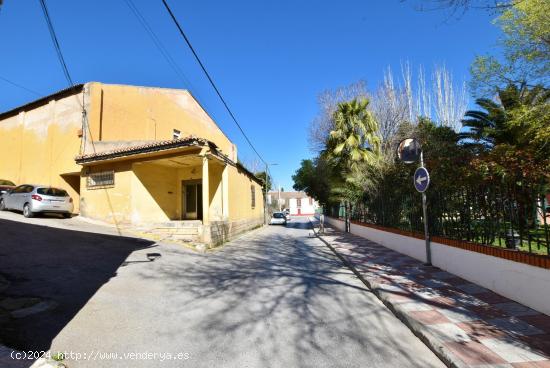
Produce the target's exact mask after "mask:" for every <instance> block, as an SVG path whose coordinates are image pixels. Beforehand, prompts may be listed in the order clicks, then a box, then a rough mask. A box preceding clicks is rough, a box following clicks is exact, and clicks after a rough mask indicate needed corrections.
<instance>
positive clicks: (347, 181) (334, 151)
mask: <svg viewBox="0 0 550 368" xmlns="http://www.w3.org/2000/svg"><path fill="white" fill-rule="evenodd" d="M368 105H369V100H367V99H365V98H362V99H353V100H351V101H349V102H342V103H339V104H338V108H337V109H336V111H335V112H334V114H333V118H332V119H333V129H332V130H331V131H330V133H329V136H328V138H327V142H326V148H325V150H324V151H323V153H322V157H323V158H324V159H326V160H327V161H328V163H329V165H330V166H331V167H332V173H333V175H332V180H331V182H332V183H331V184H332V185H331V188H332V193H331V194H332V199H339V200H340V201H343V202H344V205H345V209H346V211H345V215H346V228H347V230H348V231H349V220H350V213H351V210H352V208H351V204H352V203H355V202H356V201H357V199H358V198H360V197H361V196H362V194H363V191H364V188H363V185H362V176H363V175H364V172H363V170H361V168H364V165H369V166H374V165H377V164H378V163H379V157H380V136H379V132H378V124H377V122H376V120H375V119H374V117H373V115H372V113H371V112H370V111H369V110H368Z"/></svg>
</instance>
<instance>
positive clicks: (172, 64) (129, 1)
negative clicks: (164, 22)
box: [124, 0, 193, 87]
mask: <svg viewBox="0 0 550 368" xmlns="http://www.w3.org/2000/svg"><path fill="white" fill-rule="evenodd" d="M124 2H125V3H126V5H128V8H129V9H130V10H131V11H132V13H133V14H134V16H135V17H136V19H137V20H138V22H139V23H140V24H141V26H142V27H143V29H144V30H145V31H146V32H147V34H148V35H149V38H151V40H152V41H153V43H154V45H155V47H156V48H157V50H158V51H159V52H160V54H161V55H162V56H163V58H164V60H166V62H167V63H168V65H170V68H172V70H173V71H174V72H175V73H176V74H177V76H178V77H179V78H180V79H181V81H182V82H183V83H184V84H185V85H187V86H189V87H193V86H192V84H191V82H190V81H189V79H188V78H187V77H186V76H185V73H183V71H182V70H181V68H180V67H179V66H178V64H177V63H176V61H175V60H174V58H173V57H172V55H170V53H169V52H168V50H167V49H166V47H164V44H163V43H162V42H161V40H160V39H159V38H158V36H157V35H156V33H155V32H154V31H153V28H151V26H150V25H149V23H148V22H147V20H146V19H145V17H144V16H143V15H142V14H141V12H140V11H139V9H138V7H137V6H136V5H135V3H134V2H133V1H132V0H124Z"/></svg>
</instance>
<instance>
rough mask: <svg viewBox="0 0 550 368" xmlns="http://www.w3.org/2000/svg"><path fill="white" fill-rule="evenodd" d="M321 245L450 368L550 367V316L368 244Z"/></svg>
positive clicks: (329, 240)
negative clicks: (326, 246)
mask: <svg viewBox="0 0 550 368" xmlns="http://www.w3.org/2000/svg"><path fill="white" fill-rule="evenodd" d="M316 226H317V225H316ZM317 230H318V229H317V228H315V232H316V233H317ZM320 238H321V240H323V241H324V242H325V243H326V244H327V245H328V246H329V247H331V248H332V250H333V251H334V252H335V253H336V254H337V255H338V256H339V257H340V258H341V259H342V260H343V261H344V262H345V263H347V264H348V265H349V266H350V267H351V268H352V269H353V271H354V272H355V273H356V275H357V276H358V277H360V278H361V280H362V281H363V282H364V283H365V284H367V286H369V288H370V289H371V290H372V291H373V292H374V293H375V294H376V295H377V296H378V298H380V299H381V300H382V301H383V302H384V304H386V305H387V306H388V308H390V309H391V310H392V312H393V313H394V314H395V315H396V316H397V317H398V318H399V319H401V320H402V321H403V322H404V323H405V324H406V325H407V326H409V328H411V330H412V331H413V332H414V333H415V334H416V335H417V336H418V337H419V338H421V339H422V340H423V341H424V342H425V343H426V344H427V345H428V346H429V347H430V349H432V350H433V351H434V352H435V353H436V354H437V355H438V356H439V357H440V358H441V359H442V360H443V361H444V362H445V363H446V364H447V365H449V366H451V367H478V368H481V367H483V368H493V367H494V368H497V367H498V368H504V367H516V368H520V367H521V368H523V367H526V368H527V367H529V368H547V367H550V316H547V315H545V314H541V313H539V312H537V311H534V310H532V309H530V308H528V307H526V306H524V305H521V304H519V303H516V302H514V301H512V300H509V299H507V298H505V297H503V296H500V295H498V294H496V293H493V292H492V291H490V290H488V289H485V288H483V287H481V286H478V285H476V284H473V283H470V282H468V281H466V280H464V279H461V278H459V277H457V276H455V275H453V274H451V273H448V272H445V271H442V270H440V269H438V268H435V267H427V266H424V265H423V264H422V262H420V261H418V260H416V259H414V258H411V257H409V256H406V255H404V254H401V253H398V252H395V251H393V250H391V249H388V248H384V247H383V246H381V245H379V244H377V243H374V242H371V241H369V240H367V239H364V238H361V237H358V236H355V235H352V234H348V233H341V232H339V231H337V230H335V229H332V228H326V229H325V234H324V235H321V236H320ZM548 302H549V303H550V295H549V296H548Z"/></svg>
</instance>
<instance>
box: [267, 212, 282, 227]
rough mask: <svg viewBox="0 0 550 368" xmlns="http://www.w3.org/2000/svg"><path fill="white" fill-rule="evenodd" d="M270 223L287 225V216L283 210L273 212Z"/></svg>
mask: <svg viewBox="0 0 550 368" xmlns="http://www.w3.org/2000/svg"><path fill="white" fill-rule="evenodd" d="M269 224H270V225H286V216H285V214H284V213H283V212H273V215H272V216H271V219H270V220H269Z"/></svg>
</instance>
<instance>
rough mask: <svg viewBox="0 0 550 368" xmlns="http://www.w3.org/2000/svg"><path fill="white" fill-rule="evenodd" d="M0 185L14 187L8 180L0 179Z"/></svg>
mask: <svg viewBox="0 0 550 368" xmlns="http://www.w3.org/2000/svg"><path fill="white" fill-rule="evenodd" d="M0 185H9V186H12V187H14V186H15V184H14V183H12V182H11V181H9V180H2V179H0Z"/></svg>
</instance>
